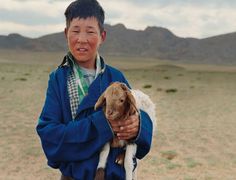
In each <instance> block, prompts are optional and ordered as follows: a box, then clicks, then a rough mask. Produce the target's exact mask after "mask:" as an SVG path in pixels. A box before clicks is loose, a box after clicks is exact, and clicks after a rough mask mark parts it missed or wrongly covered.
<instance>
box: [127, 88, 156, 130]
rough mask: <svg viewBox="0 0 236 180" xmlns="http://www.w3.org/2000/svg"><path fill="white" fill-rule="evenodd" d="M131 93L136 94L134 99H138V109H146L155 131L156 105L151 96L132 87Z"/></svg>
mask: <svg viewBox="0 0 236 180" xmlns="http://www.w3.org/2000/svg"><path fill="white" fill-rule="evenodd" d="M131 93H132V95H133V96H134V99H135V101H136V105H137V108H138V109H141V110H143V111H145V112H146V113H147V114H148V115H149V117H150V119H151V120H152V123H153V131H155V128H156V106H155V104H154V103H153V102H152V100H151V99H150V97H149V96H148V95H147V94H144V93H143V92H142V91H140V90H136V89H135V90H134V89H131Z"/></svg>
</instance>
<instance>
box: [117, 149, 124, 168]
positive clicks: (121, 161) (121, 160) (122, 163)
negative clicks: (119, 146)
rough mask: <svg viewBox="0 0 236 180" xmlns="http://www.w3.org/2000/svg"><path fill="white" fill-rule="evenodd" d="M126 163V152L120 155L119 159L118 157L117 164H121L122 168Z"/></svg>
mask: <svg viewBox="0 0 236 180" xmlns="http://www.w3.org/2000/svg"><path fill="white" fill-rule="evenodd" d="M124 161H125V152H123V153H121V154H119V155H118V156H117V157H116V161H115V162H116V164H119V165H121V166H124Z"/></svg>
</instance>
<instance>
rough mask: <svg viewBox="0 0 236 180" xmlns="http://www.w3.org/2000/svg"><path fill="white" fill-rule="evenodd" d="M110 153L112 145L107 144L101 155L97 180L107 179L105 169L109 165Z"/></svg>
mask: <svg viewBox="0 0 236 180" xmlns="http://www.w3.org/2000/svg"><path fill="white" fill-rule="evenodd" d="M109 151H110V143H109V142H108V143H106V144H105V145H104V146H103V148H102V151H101V152H100V154H99V163H98V167H97V171H96V175H95V180H104V179H105V167H106V163H107V158H108V154H109Z"/></svg>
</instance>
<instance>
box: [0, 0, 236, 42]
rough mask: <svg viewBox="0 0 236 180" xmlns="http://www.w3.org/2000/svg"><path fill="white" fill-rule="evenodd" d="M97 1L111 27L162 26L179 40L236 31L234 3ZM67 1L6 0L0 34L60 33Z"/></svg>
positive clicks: (0, 16)
mask: <svg viewBox="0 0 236 180" xmlns="http://www.w3.org/2000/svg"><path fill="white" fill-rule="evenodd" d="M98 1H99V2H100V4H101V5H102V6H103V7H104V9H105V12H106V20H105V22H106V23H109V24H112V25H113V24H117V23H123V24H125V26H126V27H128V28H131V29H139V30H140V29H145V28H146V27H147V26H161V27H165V28H168V29H170V30H171V31H172V32H173V33H174V34H176V35H178V36H181V37H198V38H203V37H208V36H213V35H218V34H222V33H227V32H233V31H236V24H235V22H236V11H235V8H236V1H234V0H224V1H222V0H207V1H206V0H198V1H196V0H188V1H186V0H175V1H174V0H146V1H143V0H129V1H127V0H119V1H117V0H98ZM70 2H72V0H40V1H38V0H6V1H4V3H2V4H1V6H0V23H1V24H0V32H1V34H2V33H4V34H5V33H7V32H8V31H9V32H12V31H13V30H17V31H19V32H18V33H21V32H22V33H23V34H24V35H28V36H33V37H37V34H38V36H39V35H43V34H46V33H53V32H56V31H58V30H59V28H61V29H60V30H59V31H63V29H64V23H65V22H64V21H65V18H64V11H65V9H66V7H67V6H68V5H69V4H70ZM14 25H15V27H17V28H14ZM3 26H6V27H3ZM44 27H45V28H44ZM22 29H24V30H25V31H23V30H22ZM27 29H30V31H31V32H30V31H29V30H27ZM3 30H4V31H3ZM45 30H46V31H45ZM32 31H34V32H32ZM24 32H25V33H24ZM26 33H29V34H26Z"/></svg>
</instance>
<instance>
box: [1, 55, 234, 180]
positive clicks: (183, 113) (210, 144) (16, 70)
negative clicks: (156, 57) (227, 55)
mask: <svg viewBox="0 0 236 180" xmlns="http://www.w3.org/2000/svg"><path fill="white" fill-rule="evenodd" d="M29 57H30V55H29ZM0 62H2V63H0V64H1V66H0V84H1V86H0V101H1V104H0V117H1V124H0V129H1V131H0V159H1V161H0V179H4V180H21V179H24V180H31V179H38V180H40V179H42V180H45V179H58V178H57V177H58V172H57V171H55V170H52V169H49V168H48V167H47V166H46V160H45V157H44V155H43V152H42V150H41V147H40V142H39V139H38V137H37V135H36V132H35V125H36V123H37V118H38V115H39V113H40V111H41V108H42V106H43V102H44V97H45V89H46V87H47V79H48V74H49V72H50V71H51V70H52V69H54V68H55V67H56V65H55V64H50V63H49V64H48V63H43V64H42V63H40V64H41V65H36V64H37V63H34V64H28V61H27V60H25V61H24V62H25V64H22V63H18V62H16V61H15V62H14V63H6V62H3V61H0ZM118 62H119V63H118ZM122 62H126V63H122ZM110 63H111V64H115V65H116V66H117V67H119V68H122V69H123V70H124V73H125V75H126V76H127V78H128V79H129V81H130V83H131V85H132V86H133V87H134V88H138V89H141V90H143V91H144V92H146V93H147V94H149V95H150V96H151V97H152V99H153V101H154V102H155V103H156V104H157V115H158V122H157V126H158V131H157V132H156V134H155V135H154V141H153V146H152V150H151V152H150V154H149V155H148V156H146V157H145V158H144V159H143V160H142V161H140V164H141V165H140V166H139V170H138V173H139V179H150V180H156V179H162V180H169V179H170V180H172V179H173V180H176V179H180V180H190V179H191V180H193V179H202V180H210V179H214V180H215V179H219V180H221V179H226V180H231V179H232V180H233V179H234V178H235V177H236V153H235V152H236V134H235V132H236V121H235V117H236V111H235V109H236V93H235V92H236V83H235V82H236V71H235V70H232V69H230V72H228V69H227V67H223V68H222V69H221V68H220V67H219V66H217V68H215V67H211V66H209V71H208V70H207V69H206V67H205V66H204V71H202V70H201V66H200V65H198V66H194V65H191V66H190V65H186V66H184V65H182V66H181V67H178V66H175V65H172V64H169V63H168V64H167V65H163V62H160V61H152V60H150V61H149V63H146V62H143V61H141V60H140V61H139V63H135V65H134V63H129V62H127V60H124V61H122V60H121V61H118V59H117V60H116V61H110ZM131 64H132V65H131ZM131 67H134V68H131ZM202 67H203V66H202ZM166 77H168V78H166ZM168 90H169V91H170V92H169V93H168V92H167V91H168Z"/></svg>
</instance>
